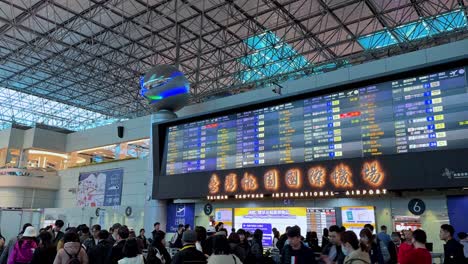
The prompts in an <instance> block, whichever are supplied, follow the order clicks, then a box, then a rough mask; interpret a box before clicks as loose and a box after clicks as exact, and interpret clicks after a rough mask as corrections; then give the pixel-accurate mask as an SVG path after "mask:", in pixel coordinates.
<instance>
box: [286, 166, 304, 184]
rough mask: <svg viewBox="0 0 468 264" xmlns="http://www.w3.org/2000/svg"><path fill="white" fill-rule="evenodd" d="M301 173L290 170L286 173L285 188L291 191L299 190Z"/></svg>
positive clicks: (297, 170)
mask: <svg viewBox="0 0 468 264" xmlns="http://www.w3.org/2000/svg"><path fill="white" fill-rule="evenodd" d="M301 176H302V175H301V171H300V170H299V169H290V170H288V171H287V172H286V179H285V180H286V186H287V187H288V188H291V189H299V188H301V186H302V182H301Z"/></svg>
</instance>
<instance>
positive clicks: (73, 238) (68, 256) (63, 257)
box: [54, 232, 89, 264]
mask: <svg viewBox="0 0 468 264" xmlns="http://www.w3.org/2000/svg"><path fill="white" fill-rule="evenodd" d="M63 242H64V244H63V248H62V249H60V250H59V251H58V252H57V256H56V257H55V260H54V264H88V263H89V261H88V255H87V254H86V251H85V250H84V249H83V247H82V246H81V243H80V237H79V236H78V234H77V233H75V232H67V233H65V235H64V236H63Z"/></svg>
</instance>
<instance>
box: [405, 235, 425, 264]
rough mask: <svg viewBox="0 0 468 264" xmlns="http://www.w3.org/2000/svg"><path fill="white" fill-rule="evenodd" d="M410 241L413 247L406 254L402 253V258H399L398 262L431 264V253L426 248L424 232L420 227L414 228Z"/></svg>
mask: <svg viewBox="0 0 468 264" xmlns="http://www.w3.org/2000/svg"><path fill="white" fill-rule="evenodd" d="M412 242H413V246H414V247H413V249H411V250H410V251H409V252H408V254H405V255H403V258H402V259H400V264H431V263H432V257H431V253H429V251H428V250H427V249H426V242H427V236H426V233H425V232H424V231H423V230H421V229H418V230H415V231H414V232H413V238H412Z"/></svg>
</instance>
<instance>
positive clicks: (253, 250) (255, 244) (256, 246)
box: [246, 229, 265, 264]
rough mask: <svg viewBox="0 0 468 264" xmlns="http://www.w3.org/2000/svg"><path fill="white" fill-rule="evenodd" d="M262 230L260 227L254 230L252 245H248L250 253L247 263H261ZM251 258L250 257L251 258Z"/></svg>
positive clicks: (262, 258)
mask: <svg viewBox="0 0 468 264" xmlns="http://www.w3.org/2000/svg"><path fill="white" fill-rule="evenodd" d="M262 240H263V231H262V230H260V229H257V230H255V232H254V234H253V239H252V245H251V246H250V255H249V256H248V257H247V261H246V262H247V263H256V264H261V263H263V262H264V261H265V260H264V256H263V244H262ZM251 258H252V259H251Z"/></svg>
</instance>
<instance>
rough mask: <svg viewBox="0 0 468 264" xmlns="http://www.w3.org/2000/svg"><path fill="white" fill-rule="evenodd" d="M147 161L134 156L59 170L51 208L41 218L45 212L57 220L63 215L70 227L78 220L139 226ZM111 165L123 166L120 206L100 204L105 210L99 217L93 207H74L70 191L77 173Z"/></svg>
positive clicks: (142, 213) (73, 197) (74, 201)
mask: <svg viewBox="0 0 468 264" xmlns="http://www.w3.org/2000/svg"><path fill="white" fill-rule="evenodd" d="M147 164H148V159H135V160H126V161H121V162H112V163H106V164H98V165H93V166H86V167H81V168H72V169H68V170H63V171H60V172H59V176H60V177H61V184H60V189H59V191H58V192H57V201H56V203H55V206H51V207H54V208H55V209H54V208H50V209H46V211H45V215H44V217H46V216H47V215H49V217H56V218H55V219H58V217H59V216H60V215H63V216H66V219H64V221H66V222H67V223H70V225H72V226H76V225H78V224H82V223H86V224H88V223H90V221H91V222H92V223H93V224H95V223H100V224H102V225H104V226H105V227H106V228H108V227H109V226H110V225H112V224H113V223H116V222H120V223H126V224H127V225H129V226H130V225H132V226H134V227H135V228H142V227H143V216H144V204H145V200H146V192H145V190H146V177H147V174H148V165H147ZM112 168H124V175H123V188H122V203H121V206H117V207H101V208H105V209H106V214H105V216H104V217H103V219H100V218H99V217H97V216H96V214H95V212H96V208H78V207H77V206H76V193H74V192H72V191H70V190H72V189H75V188H77V187H78V178H79V175H80V173H81V172H91V171H99V170H107V169H112ZM127 206H130V207H132V209H133V214H132V216H130V217H127V216H125V208H126V207H127ZM63 216H62V217H63ZM100 221H102V222H100Z"/></svg>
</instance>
